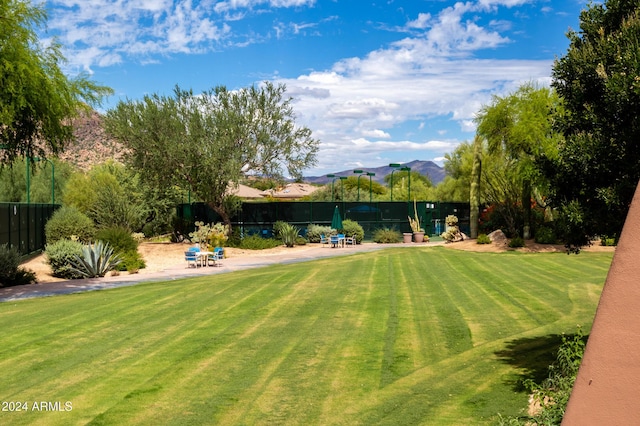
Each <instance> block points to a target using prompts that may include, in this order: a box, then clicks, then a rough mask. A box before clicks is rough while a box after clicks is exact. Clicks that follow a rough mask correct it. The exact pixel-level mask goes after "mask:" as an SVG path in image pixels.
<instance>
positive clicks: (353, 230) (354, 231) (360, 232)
mask: <svg viewBox="0 0 640 426" xmlns="http://www.w3.org/2000/svg"><path fill="white" fill-rule="evenodd" d="M342 228H343V229H344V234H345V235H347V236H352V235H355V237H356V244H360V243H362V240H363V239H364V229H362V226H360V224H359V223H358V222H356V221H354V220H351V219H345V220H343V221H342Z"/></svg>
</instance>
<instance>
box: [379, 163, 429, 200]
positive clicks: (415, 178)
mask: <svg viewBox="0 0 640 426" xmlns="http://www.w3.org/2000/svg"><path fill="white" fill-rule="evenodd" d="M409 173H411V196H410V197H409ZM384 181H385V182H386V184H387V185H388V187H389V191H390V190H391V173H389V174H388V175H386V176H385V177H384ZM432 187H433V184H432V183H431V179H430V178H429V176H425V175H423V174H420V173H418V172H416V171H415V170H410V171H406V170H397V171H395V172H393V200H394V201H407V200H409V201H411V200H414V199H416V200H428V199H429V198H428V197H429V196H430V195H431V193H430V192H429V190H430V189H431V188H432ZM389 198H391V194H389Z"/></svg>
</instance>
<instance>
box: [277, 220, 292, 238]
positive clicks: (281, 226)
mask: <svg viewBox="0 0 640 426" xmlns="http://www.w3.org/2000/svg"><path fill="white" fill-rule="evenodd" d="M288 226H291V225H289V224H288V223H287V222H284V221H282V220H279V221H277V222H274V224H273V237H274V238H282V233H283V232H286V231H288V230H289V231H290V229H289V228H288Z"/></svg>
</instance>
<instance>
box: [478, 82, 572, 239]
mask: <svg viewBox="0 0 640 426" xmlns="http://www.w3.org/2000/svg"><path fill="white" fill-rule="evenodd" d="M559 103H560V101H559V98H558V96H557V95H556V94H555V92H554V91H553V90H551V89H549V88H546V87H536V86H535V85H534V84H531V83H528V84H524V85H523V86H521V87H520V88H519V89H518V90H516V91H515V92H514V93H511V94H509V95H507V96H505V97H498V96H495V97H494V98H493V101H492V103H491V104H490V105H486V106H484V107H483V108H482V110H481V111H480V113H479V114H478V116H477V117H476V122H477V123H478V129H477V134H478V135H479V136H480V137H482V138H484V139H485V140H486V141H487V143H488V150H489V153H490V154H494V155H495V154H498V155H501V156H503V157H504V158H505V160H506V161H507V163H508V164H511V165H512V166H513V167H514V170H513V172H514V175H515V178H516V179H514V180H512V181H511V183H510V184H511V185H516V186H517V187H518V188H519V191H520V193H521V205H522V211H523V224H524V225H523V229H522V237H523V238H525V239H527V238H530V226H531V200H532V193H533V190H534V188H541V187H544V186H546V184H545V179H544V177H543V176H542V175H541V173H540V172H539V170H538V168H537V167H536V159H537V158H539V157H541V156H543V155H544V156H547V157H554V156H555V153H556V152H557V146H558V142H559V138H560V136H559V134H558V133H557V132H555V131H554V129H553V126H552V123H553V120H552V115H551V113H552V112H553V111H554V110H555V109H556V108H557V107H558V106H559Z"/></svg>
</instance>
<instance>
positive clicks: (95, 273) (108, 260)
mask: <svg viewBox="0 0 640 426" xmlns="http://www.w3.org/2000/svg"><path fill="white" fill-rule="evenodd" d="M120 262H121V259H120V256H118V255H117V254H116V253H114V251H113V247H111V246H110V245H109V243H106V242H103V241H100V240H98V241H96V243H95V244H87V245H84V246H82V250H81V254H80V255H75V256H74V259H73V260H72V261H71V270H72V271H74V272H76V273H78V274H80V276H81V277H83V278H96V277H104V275H105V274H106V273H107V272H109V271H111V270H113V269H115V268H116V266H118V264H119V263H120Z"/></svg>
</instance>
